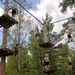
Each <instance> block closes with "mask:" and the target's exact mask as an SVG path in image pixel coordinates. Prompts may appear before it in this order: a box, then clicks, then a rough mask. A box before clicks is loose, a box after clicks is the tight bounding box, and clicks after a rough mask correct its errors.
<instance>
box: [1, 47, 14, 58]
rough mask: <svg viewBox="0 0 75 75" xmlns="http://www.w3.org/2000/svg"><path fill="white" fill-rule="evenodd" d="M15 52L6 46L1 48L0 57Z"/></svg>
mask: <svg viewBox="0 0 75 75" xmlns="http://www.w3.org/2000/svg"><path fill="white" fill-rule="evenodd" d="M13 54H15V52H14V51H12V50H10V49H8V48H5V49H2V48H1V49H0V57H1V56H10V55H13Z"/></svg>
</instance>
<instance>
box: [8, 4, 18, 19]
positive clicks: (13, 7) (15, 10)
mask: <svg viewBox="0 0 75 75" xmlns="http://www.w3.org/2000/svg"><path fill="white" fill-rule="evenodd" d="M10 9H11V10H12V17H13V18H15V17H16V15H17V14H18V8H17V7H16V6H15V5H14V6H12V7H11V8H9V10H10Z"/></svg>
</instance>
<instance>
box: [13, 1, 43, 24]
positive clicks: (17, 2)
mask: <svg viewBox="0 0 75 75" xmlns="http://www.w3.org/2000/svg"><path fill="white" fill-rule="evenodd" d="M14 2H16V3H17V4H18V5H19V6H21V7H22V8H23V9H24V10H26V12H27V13H29V14H30V15H31V16H33V17H34V18H35V19H36V20H37V21H39V22H40V23H41V24H42V25H43V23H42V22H41V21H40V20H39V19H37V18H36V17H35V16H34V15H33V14H31V13H30V12H29V11H28V10H27V9H26V8H24V7H23V6H22V5H21V4H20V3H18V2H17V1H16V0H14Z"/></svg>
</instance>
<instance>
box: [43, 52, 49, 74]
mask: <svg viewBox="0 0 75 75" xmlns="http://www.w3.org/2000/svg"><path fill="white" fill-rule="evenodd" d="M49 71H50V63H49V56H48V53H45V57H44V58H43V72H45V73H48V72H49Z"/></svg>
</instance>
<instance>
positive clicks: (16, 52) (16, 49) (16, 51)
mask: <svg viewBox="0 0 75 75" xmlns="http://www.w3.org/2000/svg"><path fill="white" fill-rule="evenodd" d="M18 46H19V44H16V47H15V56H16V55H17V54H18Z"/></svg>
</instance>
